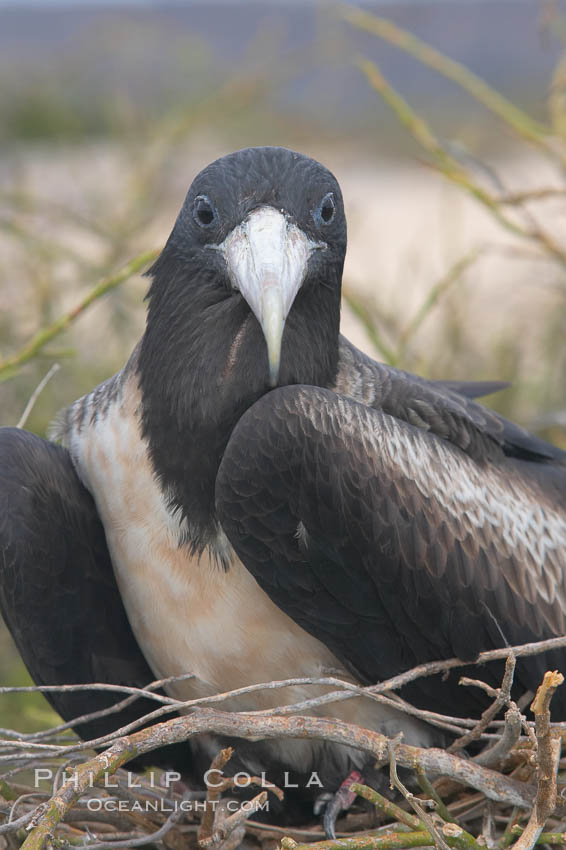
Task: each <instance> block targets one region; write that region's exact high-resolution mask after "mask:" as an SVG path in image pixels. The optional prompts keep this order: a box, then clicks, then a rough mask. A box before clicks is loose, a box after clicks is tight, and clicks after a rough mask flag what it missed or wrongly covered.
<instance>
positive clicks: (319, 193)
mask: <svg viewBox="0 0 566 850" xmlns="http://www.w3.org/2000/svg"><path fill="white" fill-rule="evenodd" d="M345 251H346V221H345V217H344V208H343V203H342V195H341V192H340V187H339V186H338V183H337V181H336V179H335V177H334V176H333V175H332V174H331V173H330V172H329V171H328V170H327V169H326V168H324V167H323V166H322V165H320V164H319V163H318V162H315V161H314V160H312V159H310V158H309V157H307V156H303V155H301V154H298V153H294V152H293V151H289V150H286V149H284V148H276V147H262V148H248V149H246V150H242V151H238V152H236V153H233V154H229V155H228V156H225V157H222V158H221V159H218V160H216V161H215V162H213V163H212V164H211V165H209V166H207V167H206V168H205V169H203V171H201V172H200V174H198V175H197V177H196V178H195V180H194V182H193V184H192V186H191V187H190V189H189V192H188V194H187V196H186V199H185V202H184V204H183V207H182V209H181V212H180V213H179V217H178V218H177V221H176V223H175V226H174V228H173V231H172V233H171V235H170V237H169V239H168V241H167V244H166V246H165V248H164V250H163V252H162V254H161V256H160V257H159V259H158V260H157V262H156V263H155V265H154V266H153V268H152V269H151V272H150V273H151V275H152V276H153V283H152V286H151V288H150V292H149V299H150V305H149V311H148V324H147V329H148V330H147V332H146V336H148V335H150V336H151V335H152V334H153V335H155V334H156V333H158V334H159V337H160V340H161V346H162V349H163V350H164V351H169V353H170V355H171V356H172V358H173V357H174V359H175V362H176V366H173V364H172V363H170V369H173V370H174V369H175V368H177V369H178V368H183V369H192V368H196V369H198V370H200V371H201V374H202V371H203V370H204V371H205V372H208V373H209V379H210V380H211V381H212V384H213V385H217V386H219V387H220V385H221V384H222V382H223V380H226V379H227V378H229V377H233V376H234V375H235V374H236V373H237V374H238V378H237V380H238V381H239V382H244V383H245V384H246V385H247V388H248V390H250V391H252V392H253V393H254V394H257V393H258V392H265V391H266V390H268V389H269V388H270V387H272V386H276V385H277V384H288V383H316V384H327V383H328V382H329V381H331V380H332V378H333V377H334V374H333V372H334V373H335V369H336V357H337V346H338V326H339V311H340V286H341V278H342V267H343V263H344V255H345ZM152 347H153V346H152ZM183 352H184V353H183ZM187 358H189V359H190V361H191V362H187ZM211 366H213V367H214V369H215V370H216V376H214V375H213V374H211V372H212V369H211V368H210V367H211ZM238 367H239V368H238ZM242 389H243V388H242Z"/></svg>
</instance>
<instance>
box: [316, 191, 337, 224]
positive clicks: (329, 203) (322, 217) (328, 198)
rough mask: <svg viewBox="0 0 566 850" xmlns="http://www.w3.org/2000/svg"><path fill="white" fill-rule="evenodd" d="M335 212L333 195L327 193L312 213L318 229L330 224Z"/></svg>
mask: <svg viewBox="0 0 566 850" xmlns="http://www.w3.org/2000/svg"><path fill="white" fill-rule="evenodd" d="M335 212H336V204H335V203H334V195H333V194H332V192H328V194H327V195H325V196H324V198H323V199H322V201H321V202H320V204H319V205H318V207H317V208H316V210H315V211H314V213H313V218H314V220H315V222H316V223H317V225H318V226H319V227H320V226H322V225H325V224H330V222H331V221H332V219H333V218H334V214H335Z"/></svg>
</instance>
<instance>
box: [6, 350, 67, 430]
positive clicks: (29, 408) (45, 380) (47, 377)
mask: <svg viewBox="0 0 566 850" xmlns="http://www.w3.org/2000/svg"><path fill="white" fill-rule="evenodd" d="M60 368H61V367H60V365H59V364H58V363H54V364H53V366H52V367H51V369H50V370H49V371H48V373H47V374H46V375H45V376H44V377H43V378H42V379H41V381H40V382H39V384H38V385H37V387H36V388H35V390H34V391H33V393H32V394H31V396H30V399H29V401H28V403H27V404H26V406H25V407H24V412H23V413H22V415H21V416H20V419H19V421H18V423H17V425H16V428H23V427H24V425H25V424H26V422H27V420H28V416H29V415H30V413H31V412H32V410H33V408H34V405H35V403H36V401H37V399H38V398H39V396H40V394H41V392H42V391H43V389H44V387H45V386H47V384H48V383H49V381H50V380H51V378H52V377H53V375H55V374H56V373H57V372H58V371H59V369H60Z"/></svg>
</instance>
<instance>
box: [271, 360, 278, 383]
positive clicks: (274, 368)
mask: <svg viewBox="0 0 566 850" xmlns="http://www.w3.org/2000/svg"><path fill="white" fill-rule="evenodd" d="M278 381H279V363H270V364H269V386H270V387H276V386H277V383H278Z"/></svg>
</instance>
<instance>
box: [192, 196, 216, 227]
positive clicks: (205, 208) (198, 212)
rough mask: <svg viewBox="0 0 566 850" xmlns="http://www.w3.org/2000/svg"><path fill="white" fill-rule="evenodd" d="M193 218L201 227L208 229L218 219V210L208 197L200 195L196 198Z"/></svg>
mask: <svg viewBox="0 0 566 850" xmlns="http://www.w3.org/2000/svg"><path fill="white" fill-rule="evenodd" d="M193 217H194V220H195V221H196V223H197V224H199V225H200V226H201V227H208V226H209V225H211V224H212V222H213V221H214V219H215V218H216V210H215V209H214V207H213V205H212V203H211V201H210V198H209V197H208V196H207V195H198V196H197V197H196V198H195V205H194V207H193Z"/></svg>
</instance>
